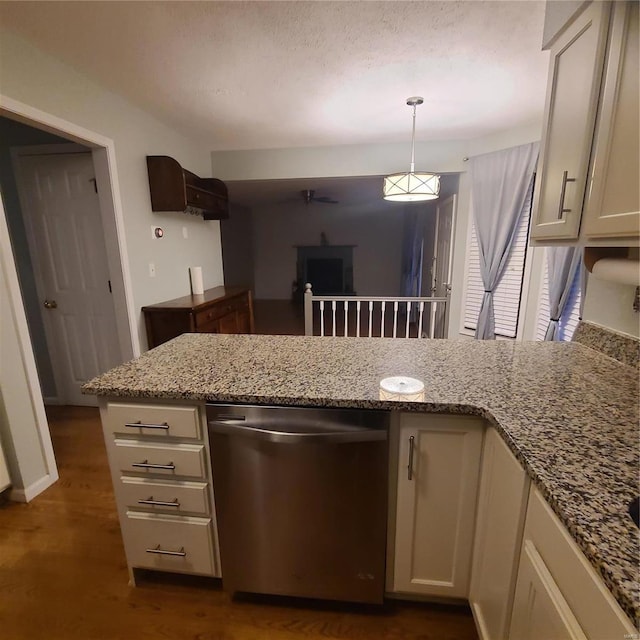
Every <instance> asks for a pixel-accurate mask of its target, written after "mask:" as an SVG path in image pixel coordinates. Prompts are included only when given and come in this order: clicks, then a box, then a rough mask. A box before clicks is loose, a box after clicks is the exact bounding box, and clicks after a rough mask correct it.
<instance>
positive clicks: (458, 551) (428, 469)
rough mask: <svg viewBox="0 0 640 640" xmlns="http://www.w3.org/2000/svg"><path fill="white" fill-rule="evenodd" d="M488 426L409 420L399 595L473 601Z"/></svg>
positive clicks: (403, 448) (399, 522) (402, 453)
mask: <svg viewBox="0 0 640 640" xmlns="http://www.w3.org/2000/svg"><path fill="white" fill-rule="evenodd" d="M483 431H484V423H483V422H482V421H481V420H479V419H477V418H466V417H459V416H434V415H431V416H425V415H417V414H415V415H414V414H402V416H401V418H400V430H399V437H400V443H399V464H398V485H397V509H396V536H395V553H394V577H393V591H395V592H400V593H415V594H424V595H433V596H449V597H455V598H466V597H467V596H468V591H469V573H470V564H471V547H472V541H473V530H474V523H475V512H476V497H477V490H478V473H479V467H480V454H481V450H482V436H483Z"/></svg>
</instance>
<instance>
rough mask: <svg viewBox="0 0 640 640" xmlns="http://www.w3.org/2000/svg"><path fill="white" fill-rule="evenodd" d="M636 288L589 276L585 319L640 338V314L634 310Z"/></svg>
mask: <svg viewBox="0 0 640 640" xmlns="http://www.w3.org/2000/svg"><path fill="white" fill-rule="evenodd" d="M635 290H636V288H635V287H634V286H632V285H627V284H618V283H615V282H608V281H606V280H598V278H594V277H593V276H589V280H588V282H587V295H586V296H585V300H584V310H583V314H582V318H583V320H586V321H587V322H593V323H594V324H598V325H600V326H602V327H607V328H608V329H613V330H614V331H618V332H620V333H626V334H627V335H630V336H633V337H634V338H640V314H639V313H638V312H637V311H634V310H633V299H634V297H635Z"/></svg>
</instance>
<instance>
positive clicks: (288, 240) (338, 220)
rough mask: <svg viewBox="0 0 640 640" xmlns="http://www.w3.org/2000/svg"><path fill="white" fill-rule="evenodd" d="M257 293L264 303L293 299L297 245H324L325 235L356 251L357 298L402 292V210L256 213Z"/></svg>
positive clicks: (304, 208) (319, 208) (321, 208)
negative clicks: (322, 239)
mask: <svg viewBox="0 0 640 640" xmlns="http://www.w3.org/2000/svg"><path fill="white" fill-rule="evenodd" d="M252 219H253V238H254V264H255V294H256V298H259V299H290V298H291V285H292V282H293V281H294V280H295V279H296V258H297V250H296V248H295V245H319V244H320V234H321V233H322V232H324V233H325V234H326V236H327V239H328V241H329V243H330V244H332V245H349V244H352V245H357V246H356V247H355V248H354V250H353V282H354V289H355V290H356V293H357V294H358V295H365V296H366V295H377V296H393V295H399V293H400V264H401V262H400V261H401V255H402V225H403V220H404V216H403V215H402V211H401V210H398V211H397V212H396V213H394V215H389V211H388V208H386V209H384V210H375V209H373V210H371V209H369V210H367V211H361V210H360V211H359V210H357V207H353V208H349V207H341V206H340V205H330V204H322V203H313V204H310V205H305V204H303V203H300V204H299V205H292V206H287V207H282V206H281V207H258V208H254V209H253V215H252Z"/></svg>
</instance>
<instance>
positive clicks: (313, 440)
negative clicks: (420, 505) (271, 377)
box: [207, 404, 389, 603]
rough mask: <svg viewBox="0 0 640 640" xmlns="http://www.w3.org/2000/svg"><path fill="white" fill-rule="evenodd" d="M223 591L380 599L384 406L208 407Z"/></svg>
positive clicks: (384, 516) (384, 494) (383, 536)
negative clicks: (317, 407)
mask: <svg viewBox="0 0 640 640" xmlns="http://www.w3.org/2000/svg"><path fill="white" fill-rule="evenodd" d="M207 419H208V424H209V442H210V445H211V457H212V466H213V485H214V495H215V501H216V513H217V519H218V531H219V537H220V554H221V559H222V583H223V586H224V588H225V590H227V591H231V592H236V591H243V592H252V593H264V594H278V595H288V596H301V597H307V598H321V599H329V600H345V601H350V602H369V603H381V602H382V600H383V595H384V578H385V547H386V531H387V466H388V465H387V459H388V427H389V413H388V412H384V411H367V410H351V409H346V410H342V409H324V408H321V409H316V408H313V409H308V408H299V407H263V406H242V405H219V404H218V405H208V406H207Z"/></svg>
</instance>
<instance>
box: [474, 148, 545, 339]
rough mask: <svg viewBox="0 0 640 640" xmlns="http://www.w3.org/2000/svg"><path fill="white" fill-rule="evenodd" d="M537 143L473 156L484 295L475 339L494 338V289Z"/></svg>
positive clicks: (527, 184) (529, 177) (506, 255)
mask: <svg viewBox="0 0 640 640" xmlns="http://www.w3.org/2000/svg"><path fill="white" fill-rule="evenodd" d="M538 146H539V144H538V143H537V142H533V143H531V144H525V145H521V146H519V147H513V148H512V149H505V150H504V151H498V152H496V153H487V154H483V155H480V156H475V157H472V158H470V160H469V164H470V168H469V174H470V178H471V202H472V208H473V220H474V224H475V230H476V237H477V239H478V252H479V254H480V275H481V276H482V283H483V285H484V296H483V298H482V305H481V306H480V313H479V315H478V323H477V326H476V338H478V339H481V340H495V337H496V334H495V315H494V311H493V292H494V290H495V288H496V287H497V286H498V283H499V282H500V279H501V278H502V274H503V273H504V269H505V266H506V264H507V259H508V258H509V251H510V250H511V245H512V243H513V239H514V236H515V232H516V229H517V227H518V220H519V218H520V214H521V213H522V209H523V207H524V203H525V199H526V197H527V193H528V191H529V188H530V186H531V182H532V180H533V173H534V171H535V166H536V162H537V159H538Z"/></svg>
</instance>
